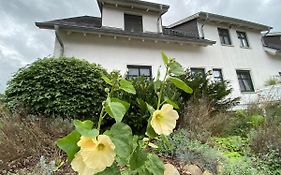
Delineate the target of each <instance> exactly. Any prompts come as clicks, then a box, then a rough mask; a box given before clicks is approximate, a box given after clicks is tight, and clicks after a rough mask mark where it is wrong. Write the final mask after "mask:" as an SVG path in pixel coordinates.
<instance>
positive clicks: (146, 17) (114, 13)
mask: <svg viewBox="0 0 281 175" xmlns="http://www.w3.org/2000/svg"><path fill="white" fill-rule="evenodd" d="M124 14H132V15H139V16H142V22H143V31H144V32H154V33H157V32H158V30H159V29H160V32H162V28H159V27H158V26H159V23H158V18H159V15H158V14H155V13H150V12H143V11H136V10H132V11H130V10H128V9H126V10H125V9H119V8H116V7H111V6H104V7H103V11H102V26H104V27H113V28H119V29H123V30H124Z"/></svg>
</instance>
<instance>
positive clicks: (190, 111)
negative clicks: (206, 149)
mask: <svg viewBox="0 0 281 175" xmlns="http://www.w3.org/2000/svg"><path fill="white" fill-rule="evenodd" d="M184 110H185V113H184V114H183V115H182V117H181V118H180V122H179V123H180V127H181V128H186V129H187V130H188V131H189V133H190V137H191V138H193V139H196V140H200V141H202V142H207V140H208V139H209V138H210V137H211V136H220V135H223V134H224V133H225V131H226V130H227V125H228V123H229V119H230V117H231V113H229V112H226V111H223V112H218V111H217V112H214V110H215V109H214V108H213V107H212V104H211V103H210V102H209V100H208V98H201V99H193V98H192V99H191V100H190V101H188V102H187V103H186V107H185V109H184Z"/></svg>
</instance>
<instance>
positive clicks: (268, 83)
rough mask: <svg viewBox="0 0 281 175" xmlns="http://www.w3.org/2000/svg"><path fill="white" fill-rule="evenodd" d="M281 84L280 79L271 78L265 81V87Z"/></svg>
mask: <svg viewBox="0 0 281 175" xmlns="http://www.w3.org/2000/svg"><path fill="white" fill-rule="evenodd" d="M280 83H281V81H280V80H279V78H276V77H271V78H269V79H268V80H266V81H265V86H272V85H276V84H280Z"/></svg>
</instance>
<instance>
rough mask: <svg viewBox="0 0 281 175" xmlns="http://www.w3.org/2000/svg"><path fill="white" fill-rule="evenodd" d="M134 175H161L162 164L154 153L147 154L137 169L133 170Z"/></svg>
mask: <svg viewBox="0 0 281 175" xmlns="http://www.w3.org/2000/svg"><path fill="white" fill-rule="evenodd" d="M131 174H134V175H163V174H164V164H163V162H162V161H161V159H160V158H159V157H157V156H156V155H155V154H148V155H147V159H146V161H145V163H144V164H143V165H142V166H141V167H139V168H138V169H135V170H133V172H132V173H131Z"/></svg>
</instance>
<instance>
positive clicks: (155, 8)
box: [97, 0, 170, 15]
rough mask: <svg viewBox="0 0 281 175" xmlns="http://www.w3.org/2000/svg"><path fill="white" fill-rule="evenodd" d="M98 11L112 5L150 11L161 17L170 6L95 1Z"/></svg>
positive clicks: (135, 1) (134, 1)
mask: <svg viewBox="0 0 281 175" xmlns="http://www.w3.org/2000/svg"><path fill="white" fill-rule="evenodd" d="M97 2H98V5H99V8H100V11H101V12H102V7H103V6H104V5H105V4H107V5H113V6H115V7H124V8H130V9H140V10H145V11H152V12H157V13H160V14H161V15H162V14H164V13H166V12H167V11H168V9H169V8H170V6H168V5H165V4H157V3H152V2H146V1H140V0H118V1H117V0H97Z"/></svg>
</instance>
